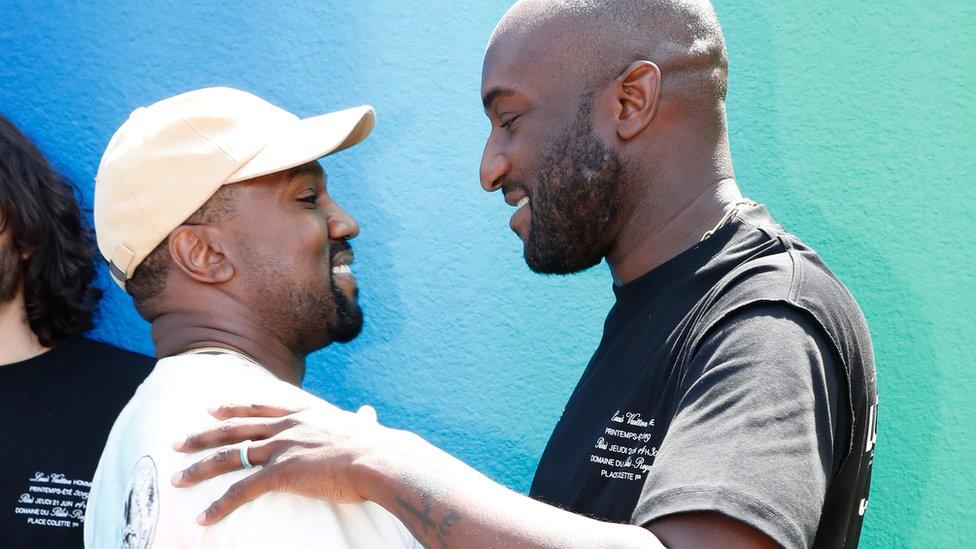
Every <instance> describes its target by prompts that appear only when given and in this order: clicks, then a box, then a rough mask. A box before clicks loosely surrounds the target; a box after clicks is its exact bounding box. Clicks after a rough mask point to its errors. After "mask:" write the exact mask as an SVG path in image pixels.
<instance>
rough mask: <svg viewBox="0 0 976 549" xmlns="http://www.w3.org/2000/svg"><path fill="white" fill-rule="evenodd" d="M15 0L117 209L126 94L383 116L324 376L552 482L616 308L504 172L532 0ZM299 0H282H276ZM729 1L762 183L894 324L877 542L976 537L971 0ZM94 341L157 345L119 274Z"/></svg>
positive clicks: (85, 190)
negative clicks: (500, 125)
mask: <svg viewBox="0 0 976 549" xmlns="http://www.w3.org/2000/svg"><path fill="white" fill-rule="evenodd" d="M196 4H197V3H190V2H177V1H172V2H153V3H146V2H126V1H122V0H106V1H102V2H97V3H95V2H91V3H81V2H63V3H46V2H33V1H31V2H28V1H26V0H0V111H2V112H3V113H4V114H5V115H7V116H9V117H10V118H12V119H13V120H14V121H15V122H16V123H18V124H19V125H21V127H23V128H24V129H25V131H27V133H28V134H30V135H31V136H32V137H33V138H34V139H36V140H37V142H38V143H39V144H40V146H41V147H42V148H43V149H44V150H45V151H46V152H47V153H48V155H49V156H50V158H51V159H52V161H53V162H54V164H55V165H56V166H57V167H58V168H59V169H60V170H61V171H62V172H63V173H65V174H66V175H67V176H68V177H69V178H70V179H71V180H72V181H73V182H74V183H75V184H76V185H77V187H78V188H79V191H80V194H81V196H82V199H83V201H84V205H85V206H86V207H88V208H90V207H91V195H92V180H93V177H94V174H95V170H96V167H97V165H98V160H99V158H100V155H101V152H102V150H103V148H104V146H105V145H106V143H107V141H108V138H109V137H110V136H111V134H112V132H113V131H114V130H115V128H116V127H117V126H118V125H119V124H121V122H122V121H123V120H124V119H125V117H126V115H127V114H128V112H129V111H130V110H131V109H132V108H134V107H136V106H139V105H144V104H148V103H151V102H153V101H155V100H158V99H160V98H162V97H166V96H170V95H173V94H175V93H178V92H182V91H185V90H189V89H192V88H197V87H202V86H211V85H229V86H235V87H240V88H243V89H247V90H250V91H253V92H255V93H257V94H259V95H261V96H263V97H265V98H267V99H269V100H271V101H272V102H275V103H278V104H280V105H282V106H284V107H286V108H288V109H290V110H292V111H293V112H296V113H297V114H299V115H313V114H317V113H319V112H321V111H324V110H333V109H338V108H341V107H347V106H351V105H355V104H360V103H371V104H372V105H374V106H375V107H376V109H377V111H378V115H379V118H378V125H377V129H376V131H375V132H374V134H373V136H372V137H371V138H370V139H369V140H368V141H367V142H366V143H364V144H363V145H361V146H359V147H356V148H354V149H352V150H350V151H348V152H345V153H343V154H341V155H338V156H336V157H333V158H329V159H327V160H326V161H325V167H326V169H327V170H328V172H329V180H330V186H331V187H332V189H333V192H334V194H335V195H336V196H337V198H338V199H339V200H340V202H342V203H343V204H344V205H345V206H346V208H347V209H348V210H349V211H351V212H352V213H353V214H354V215H355V216H356V217H357V218H358V220H359V221H360V223H361V225H362V235H361V236H360V238H359V239H358V240H357V241H356V242H355V243H354V245H355V247H356V250H357V254H358V260H357V274H358V276H359V280H360V286H361V289H362V303H363V306H364V308H365V310H366V313H367V327H366V330H365V331H364V333H363V336H362V337H360V338H359V339H358V340H357V341H355V342H354V343H352V344H350V345H347V346H337V347H335V348H330V349H327V350H325V351H323V352H321V353H318V354H317V355H315V356H314V359H313V366H312V368H311V371H310V373H309V377H308V379H307V385H308V387H309V388H310V389H311V390H313V391H315V392H316V393H319V394H320V395H322V396H324V397H326V398H328V399H330V400H332V401H334V402H336V403H338V404H340V405H343V406H346V407H354V406H358V405H359V404H361V403H364V402H371V403H373V404H374V405H375V406H376V407H377V409H378V411H379V414H380V418H381V420H383V421H385V422H386V423H388V424H392V425H395V426H400V427H405V428H410V429H413V430H416V431H419V432H420V433H422V434H423V435H425V436H427V437H428V438H430V439H431V440H432V441H434V442H435V443H437V444H439V445H441V446H443V447H444V448H446V449H448V450H449V451H451V452H453V453H454V454H456V455H458V456H459V457H461V458H463V459H465V460H467V461H468V462H470V463H472V464H473V465H475V466H476V467H477V468H479V469H480V470H482V471H484V472H485V473H487V474H488V475H490V476H491V477H493V478H495V479H497V480H499V481H501V482H503V483H505V484H508V485H510V486H512V487H513V488H515V489H518V490H526V489H527V488H528V484H529V482H530V480H531V475H532V471H533V470H534V467H535V464H536V461H537V459H538V456H539V454H540V453H541V450H542V448H543V446H544V444H545V441H546V439H547V436H548V433H549V431H550V429H551V427H552V426H553V424H554V423H555V421H556V418H557V417H558V415H559V413H560V411H561V410H562V406H563V404H564V402H565V399H566V397H567V396H568V394H569V392H570V391H571V389H572V387H573V385H574V384H575V381H576V378H577V377H578V375H579V373H580V372H581V370H582V368H583V366H584V365H585V363H586V360H587V358H588V357H589V353H590V352H591V350H592V349H593V348H594V347H595V345H596V342H597V341H598V338H599V333H600V329H601V327H602V321H603V316H604V314H605V312H606V310H607V309H608V308H609V306H610V304H611V302H612V294H611V292H610V279H609V276H608V274H607V272H606V268H605V267H603V266H601V267H599V268H596V269H593V270H591V271H590V272H587V273H584V274H581V275H578V276H574V277H568V278H546V277H539V276H536V275H532V274H531V273H529V272H528V270H527V269H526V268H525V266H524V264H523V263H522V260H521V244H520V242H519V241H518V239H517V238H516V237H515V236H514V235H513V234H511V233H510V232H509V230H508V228H507V220H508V216H509V215H510V213H511V209H510V208H509V207H508V206H506V205H504V204H503V203H502V200H501V197H500V196H497V195H488V194H485V193H484V192H482V191H481V189H480V187H479V184H478V178H477V168H478V163H479V160H480V155H481V149H482V146H483V142H484V139H485V137H486V135H487V133H488V123H487V121H486V119H485V118H484V116H483V115H482V113H481V105H480V99H479V97H478V85H479V81H480V70H481V57H482V53H483V48H484V43H485V41H486V39H487V37H488V35H489V33H490V31H491V29H492V27H493V26H494V23H495V22H496V21H497V19H498V18H499V16H500V15H501V14H502V13H503V12H504V11H505V9H506V8H507V6H508V2H507V1H504V0H500V1H492V2H479V3H477V5H459V3H458V2H454V1H446V0H436V1H427V2H422V3H419V4H418V3H411V2H399V1H394V0H370V1H363V2H342V3H338V2H332V3H325V2H314V1H308V0H306V1H295V0H292V1H281V2H274V3H267V2H253V1H245V2H226V5H224V6H219V5H217V4H218V3H208V5H196ZM272 4H273V6H272ZM762 4H763V5H762V6H759V5H757V4H756V3H754V2H744V1H741V0H739V1H733V0H722V1H720V2H717V9H718V11H719V16H720V18H721V19H722V21H723V24H724V27H725V30H726V34H727V38H728V45H729V54H730V57H731V62H732V77H731V91H730V98H729V116H730V122H731V128H732V143H733V150H734V154H735V158H736V166H737V172H738V176H739V177H738V179H739V181H740V184H741V186H742V187H743V189H744V190H745V192H746V194H747V195H749V196H751V197H752V198H754V199H757V200H760V201H762V202H765V203H766V204H767V205H768V206H769V207H770V209H771V211H772V212H773V213H774V215H776V216H777V217H778V218H779V219H780V221H782V222H783V223H784V224H785V225H786V226H787V227H789V228H791V229H792V230H793V232H795V233H797V234H799V235H800V236H801V237H803V238H804V239H805V240H807V241H808V243H810V244H811V245H813V246H814V247H815V248H817V249H818V250H819V251H820V252H821V253H822V255H823V256H824V257H825V258H826V260H827V261H828V263H830V264H831V265H832V267H833V268H834V270H835V271H836V272H837V273H838V274H839V275H840V276H841V278H842V279H843V280H844V281H845V282H846V283H847V285H848V286H849V287H850V289H851V290H852V292H853V293H854V295H855V296H856V297H858V298H859V300H860V302H861V304H862V306H863V308H864V310H865V314H866V316H867V318H868V321H869V323H870V325H871V328H872V332H873V334H874V338H875V346H876V353H877V358H878V372H879V386H880V400H881V419H880V424H879V450H878V454H877V463H876V468H875V482H874V487H873V491H872V498H871V505H870V510H869V512H868V515H867V521H866V527H865V533H864V537H863V543H864V545H865V546H869V547H873V546H878V547H880V546H891V545H899V546H920V545H931V546H953V545H959V544H960V543H962V542H963V541H964V540H966V541H970V542H972V541H973V536H974V534H973V531H974V530H976V515H974V508H976V498H974V497H973V495H972V494H973V493H974V490H976V481H974V474H973V464H974V460H973V458H972V456H973V455H974V452H976V445H974V442H973V436H972V424H973V423H974V417H976V413H974V406H973V399H972V393H973V390H974V388H976V383H974V381H976V380H974V377H976V373H974V372H976V369H974V366H976V361H974V360H973V354H972V351H971V347H972V341H973V338H974V336H976V330H974V325H973V317H974V312H976V304H974V300H973V297H972V292H973V290H972V288H973V282H974V277H973V275H972V268H973V265H974V261H973V244H972V242H973V234H974V232H976V222H974V215H973V209H972V205H973V204H974V199H976V190H974V187H976V186H974V182H973V176H972V167H973V158H974V154H973V152H974V151H973V143H974V142H976V140H974V137H976V136H974V130H973V123H972V120H973V119H974V112H973V110H974V109H973V102H974V96H973V86H974V84H976V82H974V78H973V76H972V75H973V73H972V70H971V63H972V60H973V59H976V55H974V53H976V52H974V46H973V44H974V42H973V40H972V37H971V35H970V30H969V29H972V28H973V25H974V23H976V17H974V9H973V4H972V3H971V2H963V1H955V2H953V1H944V2H940V3H938V6H937V7H933V6H934V5H933V4H925V5H921V4H920V3H914V2H907V1H904V0H899V1H896V2H887V3H884V4H883V5H878V6H863V5H860V6H858V7H856V8H855V7H848V6H847V4H846V3H840V2H828V3H818V5H817V6H814V7H811V6H810V4H809V3H808V2H797V1H786V2H776V3H773V4H775V5H766V4H770V3H762ZM101 284H102V286H103V287H105V288H106V289H107V294H106V298H105V300H104V302H103V303H102V306H101V312H100V319H99V323H98V327H97V328H96V330H95V331H94V336H95V337H97V338H100V339H103V340H106V341H110V342H113V343H116V344H119V345H121V346H124V347H128V348H132V349H137V350H141V351H143V352H147V353H148V352H150V350H151V347H150V341H149V338H148V327H147V326H146V324H145V323H144V322H142V321H141V320H140V319H139V318H138V316H137V315H136V313H135V311H134V310H133V309H132V307H131V304H130V301H129V299H128V298H127V297H126V296H125V295H124V294H122V293H121V292H119V291H118V290H117V289H116V288H115V287H114V286H113V285H112V284H111V283H109V281H108V279H107V277H106V276H105V274H104V273H103V276H102V279H101Z"/></svg>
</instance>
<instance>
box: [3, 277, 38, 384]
mask: <svg viewBox="0 0 976 549" xmlns="http://www.w3.org/2000/svg"><path fill="white" fill-rule="evenodd" d="M0 338H2V339H3V345H2V346H0V366H3V365H6V364H13V363H14V362H20V361H22V360H27V359H29V358H33V357H35V356H37V355H39V354H41V353H43V352H44V351H47V350H48V349H49V347H45V346H44V345H41V342H40V340H38V339H37V335H35V334H34V331H33V330H31V329H30V324H28V322H27V310H26V309H25V307H24V292H23V291H18V292H17V294H16V295H15V296H14V298H13V299H12V300H10V301H8V302H6V303H4V304H0Z"/></svg>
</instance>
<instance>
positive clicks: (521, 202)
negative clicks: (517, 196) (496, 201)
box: [515, 196, 529, 208]
mask: <svg viewBox="0 0 976 549" xmlns="http://www.w3.org/2000/svg"><path fill="white" fill-rule="evenodd" d="M528 203H529V197H527V196H526V197H525V198H523V199H522V200H519V201H518V203H517V204H516V205H515V206H516V207H519V208H521V207H522V206H525V205H526V204H528Z"/></svg>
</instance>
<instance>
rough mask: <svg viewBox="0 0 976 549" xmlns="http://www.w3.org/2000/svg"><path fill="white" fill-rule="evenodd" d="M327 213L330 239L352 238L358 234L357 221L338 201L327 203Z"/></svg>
mask: <svg viewBox="0 0 976 549" xmlns="http://www.w3.org/2000/svg"><path fill="white" fill-rule="evenodd" d="M327 215H328V222H327V223H328V227H329V238H330V239H332V240H352V239H353V238H356V237H357V236H359V223H356V220H355V219H354V218H353V217H352V216H351V215H349V213H348V212H347V211H346V210H343V209H342V206H339V204H338V203H336V202H331V203H330V204H329V207H328V210H327Z"/></svg>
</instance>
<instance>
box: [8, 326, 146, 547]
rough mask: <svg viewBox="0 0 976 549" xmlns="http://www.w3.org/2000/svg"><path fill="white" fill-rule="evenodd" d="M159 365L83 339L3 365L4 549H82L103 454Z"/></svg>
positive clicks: (144, 358)
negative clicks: (87, 509)
mask: <svg viewBox="0 0 976 549" xmlns="http://www.w3.org/2000/svg"><path fill="white" fill-rule="evenodd" d="M154 363H155V360H154V359H151V358H149V357H147V356H143V355H139V354H136V353H130V352H128V351H123V350H121V349H117V348H115V347H112V346H109V345H106V344H103V343H99V342H97V341H93V340H91V339H88V338H85V337H81V336H77V337H73V338H71V339H69V340H67V341H65V342H63V343H61V344H59V345H56V346H55V347H54V348H53V349H51V350H49V351H47V352H45V353H43V354H41V355H38V356H36V357H34V358H31V359H29V360H25V361H22V362H15V363H13V364H7V365H4V366H0V547H3V548H4V549H17V548H25V549H26V548H28V547H29V548H32V549H33V548H37V547H44V548H61V547H72V548H80V547H82V546H83V536H82V534H83V531H84V520H85V504H86V502H87V500H88V490H89V488H90V487H91V481H92V477H93V476H94V474H95V468H96V467H97V466H98V459H99V457H101V455H102V448H103V447H104V446H105V441H106V439H108V433H109V431H110V430H111V429H112V424H113V423H115V418H116V416H118V415H119V412H120V411H122V408H123V407H124V406H125V404H126V403H127V402H128V401H129V399H130V398H131V397H132V394H133V393H134V392H135V389H136V387H137V386H138V385H139V384H140V383H142V380H143V379H144V378H145V377H146V376H147V375H149V372H150V370H151V369H152V366H153V364H154Z"/></svg>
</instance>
